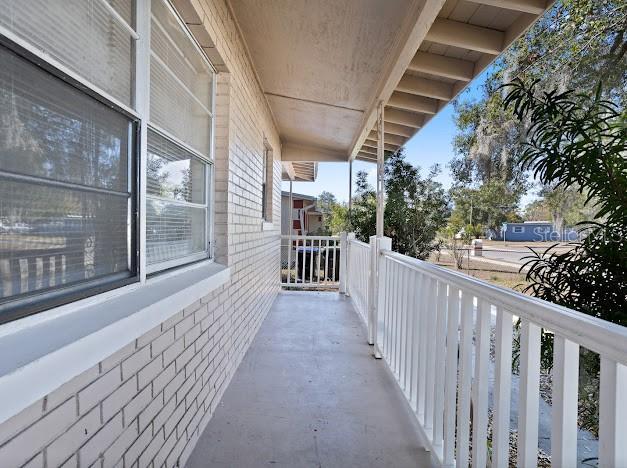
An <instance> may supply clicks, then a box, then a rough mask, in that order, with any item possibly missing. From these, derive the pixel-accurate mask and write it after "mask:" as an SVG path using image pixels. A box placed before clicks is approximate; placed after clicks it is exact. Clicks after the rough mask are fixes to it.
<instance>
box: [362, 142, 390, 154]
mask: <svg viewBox="0 0 627 468" xmlns="http://www.w3.org/2000/svg"><path fill="white" fill-rule="evenodd" d="M398 148H399V146H398V145H392V144H390V143H385V144H384V145H383V149H384V150H385V151H396V150H397V149H398ZM361 150H362V151H366V152H368V153H372V154H374V155H376V154H377V142H376V141H374V140H370V139H367V140H366V141H365V142H364V145H363V146H362V147H361Z"/></svg>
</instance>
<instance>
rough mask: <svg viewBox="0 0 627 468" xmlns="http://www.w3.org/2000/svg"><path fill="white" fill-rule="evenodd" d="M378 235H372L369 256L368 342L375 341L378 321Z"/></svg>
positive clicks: (372, 342)
mask: <svg viewBox="0 0 627 468" xmlns="http://www.w3.org/2000/svg"><path fill="white" fill-rule="evenodd" d="M377 253H378V251H377V236H370V255H369V257H368V296H367V297H366V310H367V314H366V315H367V317H368V344H371V345H373V344H374V342H375V338H376V336H375V330H376V328H377V327H376V321H377V315H376V310H377V300H376V299H377V296H376V288H377V282H376V270H377Z"/></svg>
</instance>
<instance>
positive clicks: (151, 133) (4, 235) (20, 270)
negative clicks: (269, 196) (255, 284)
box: [0, 0, 214, 323]
mask: <svg viewBox="0 0 627 468" xmlns="http://www.w3.org/2000/svg"><path fill="white" fill-rule="evenodd" d="M135 28H137V29H138V30H142V31H144V30H148V29H149V34H143V35H142V36H140V35H139V34H137V33H136V31H135ZM148 40H149V42H150V50H147V44H148ZM142 41H143V42H142ZM0 64H1V66H0V323H2V322H4V321H7V320H11V319H14V318H16V317H20V316H23V315H27V314H29V313H32V312H35V311H38V310H43V309H47V308H51V307H54V306H56V305H59V304H62V303H67V302H71V301H73V300H76V299H78V298H80V297H83V296H87V295H91V294H96V293H98V292H101V291H105V290H107V289H112V288H115V287H118V286H121V285H123V284H127V283H130V282H133V281H144V280H145V278H146V276H147V275H151V274H156V273H158V272H161V271H164V270H166V269H171V268H173V267H177V266H181V265H184V264H188V263H191V262H195V261H199V260H203V259H207V258H210V256H211V249H210V247H211V242H210V240H211V222H210V221H211V220H210V215H211V209H210V208H211V205H210V200H211V196H210V195H211V189H212V188H211V180H212V177H211V175H212V169H213V168H212V158H213V154H212V152H213V146H212V126H213V95H214V71H213V68H212V67H211V65H210V63H209V62H208V61H207V59H206V57H205V55H204V53H203V52H202V50H201V49H200V47H199V46H198V45H197V43H196V42H195V41H194V40H193V38H192V36H191V35H190V34H189V31H188V30H187V28H186V26H185V24H184V23H183V22H182V21H181V19H180V18H179V16H178V15H177V14H176V12H175V10H174V8H173V7H172V6H171V5H170V3H169V2H168V1H165V0H152V1H151V2H145V1H142V2H137V1H136V0H0ZM148 90H149V93H146V92H145V91H148ZM148 102H149V105H147V104H148ZM144 129H145V130H146V131H145V132H144ZM144 135H146V140H147V144H146V146H145V147H142V146H141V141H142V138H140V137H143V136H144ZM143 141H145V140H143ZM144 157H145V159H144ZM140 181H141V182H142V183H140ZM143 181H145V187H146V189H145V192H142V193H139V192H140V187H143V186H144V184H143ZM144 220H145V224H144ZM143 227H145V231H144V232H141V230H140V228H143ZM142 235H143V236H145V244H144V242H143V239H142ZM141 245H145V250H140V246H141ZM144 266H145V267H144Z"/></svg>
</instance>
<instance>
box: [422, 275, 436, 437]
mask: <svg viewBox="0 0 627 468" xmlns="http://www.w3.org/2000/svg"><path fill="white" fill-rule="evenodd" d="M437 287H438V286H437V281H436V280H435V278H430V279H429V294H428V296H427V307H426V317H427V322H426V323H427V329H428V330H429V333H428V334H427V336H426V348H427V354H426V364H427V370H426V377H425V378H426V381H425V383H426V387H427V388H426V393H425V432H426V433H427V437H429V438H430V439H433V399H434V395H435V329H436V303H437V302H436V301H437V296H436V293H437Z"/></svg>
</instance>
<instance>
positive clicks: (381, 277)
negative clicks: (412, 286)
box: [371, 236, 392, 359]
mask: <svg viewBox="0 0 627 468" xmlns="http://www.w3.org/2000/svg"><path fill="white" fill-rule="evenodd" d="M371 239H372V238H371ZM371 242H372V241H371ZM375 242H376V246H375V259H374V269H373V270H372V271H371V275H372V276H373V283H372V284H374V285H375V290H374V293H373V298H374V300H373V301H372V302H373V306H374V307H375V310H374V313H373V318H374V319H375V320H374V321H373V325H374V332H373V336H374V337H375V343H374V357H376V358H377V359H381V344H382V343H383V327H384V325H385V322H384V317H383V314H384V312H385V310H384V304H385V297H384V294H385V288H384V286H383V285H384V284H385V283H384V281H385V268H384V264H383V262H382V258H381V251H382V250H392V239H390V238H389V237H385V236H384V237H376V236H375Z"/></svg>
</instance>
